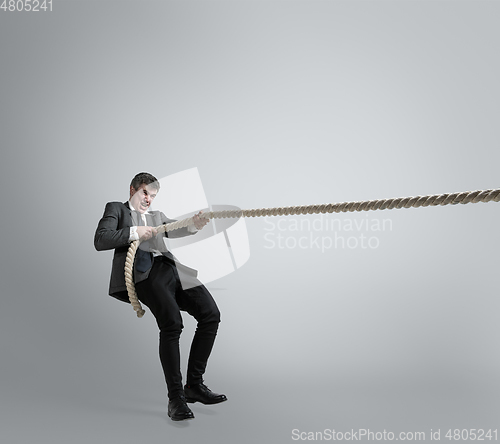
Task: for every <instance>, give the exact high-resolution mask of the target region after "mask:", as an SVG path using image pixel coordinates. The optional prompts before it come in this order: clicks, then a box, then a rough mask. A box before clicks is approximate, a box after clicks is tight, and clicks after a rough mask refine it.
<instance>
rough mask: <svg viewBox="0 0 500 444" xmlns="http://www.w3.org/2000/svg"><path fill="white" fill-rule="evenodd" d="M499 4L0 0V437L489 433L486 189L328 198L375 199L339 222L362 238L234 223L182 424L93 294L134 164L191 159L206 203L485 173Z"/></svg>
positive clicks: (114, 312) (493, 155)
mask: <svg viewBox="0 0 500 444" xmlns="http://www.w3.org/2000/svg"><path fill="white" fill-rule="evenodd" d="M499 18H500V3H498V2H478V1H474V2H451V1H436V2H434V1H425V2H408V1H400V2H389V1H387V2H385V1H373V2H361V1H350V2H337V1H321V2H316V1H297V2H294V1H290V2H289V1H276V2H275V1H253V2H245V1H232V2H224V1H201V2H193V1H182V2H180V1H176V2H170V1H163V2H159V1H158V2H149V1H148V2H145V1H141V2H139V1H135V2H132V1H130V2H125V1H123V2H115V1H101V2H93V1H62V0H54V1H53V11H52V12H38V13H27V12H15V13H9V12H4V11H3V10H1V11H0V51H1V59H0V63H1V65H0V130H1V146H2V161H1V171H2V174H1V180H2V240H1V245H2V247H1V248H2V250H1V256H0V257H1V261H2V262H1V303H2V305H1V309H0V320H1V323H0V326H1V335H0V345H1V358H0V392H1V395H0V409H1V411H0V430H1V432H0V433H1V436H2V442H5V443H16V444H17V443H37V444H42V443H44V444H45V443H51V444H56V443H57V444H59V443H75V444H79V443H87V442H95V443H110V442H120V443H123V444H129V443H137V442H144V443H153V442H169V443H171V442H174V443H175V442H179V443H180V442H182V443H195V442H206V443H236V442H238V443H257V442H264V443H287V442H294V440H293V439H292V438H293V436H292V431H293V430H294V429H296V430H298V431H300V432H310V431H314V432H315V431H323V430H324V429H335V430H336V431H341V432H345V431H350V430H351V429H355V430H357V429H360V428H361V429H370V430H371V431H374V432H382V431H383V430H386V431H392V432H394V433H399V432H401V431H403V432H420V431H423V432H425V433H426V437H427V440H430V437H429V436H430V431H431V429H432V430H433V431H436V430H438V429H440V430H441V434H442V436H441V438H442V440H444V436H443V435H444V433H445V432H446V431H447V430H448V429H450V428H452V429H455V428H459V429H480V428H483V429H485V430H488V429H498V428H499V421H498V418H499V413H500V378H499V371H500V358H499V353H498V346H499V345H498V344H499V339H500V326H499V324H498V319H499V312H500V300H499V289H498V274H497V270H498V246H499V242H500V235H499V233H498V229H497V228H498V218H499V216H500V205H499V204H495V203H489V204H477V205H464V206H449V207H442V208H441V207H439V208H427V209H410V210H399V211H396V210H393V211H385V212H372V213H359V214H341V215H329V216H328V218H330V219H335V218H337V219H340V220H341V221H342V223H344V222H345V221H346V220H347V219H350V221H351V223H355V222H356V221H357V222H358V224H359V223H360V222H361V221H363V220H367V221H368V222H369V223H373V220H375V219H378V220H379V221H382V220H383V219H388V220H390V226H391V229H390V230H389V229H386V230H384V231H373V230H371V229H368V230H367V229H366V226H365V228H363V229H362V230H361V231H357V230H356V229H354V231H352V232H351V231H346V230H344V229H342V230H341V231H338V232H337V236H344V237H345V238H348V237H352V236H354V237H355V238H356V239H359V236H360V235H361V234H363V235H365V236H367V237H375V238H376V240H377V247H376V248H361V246H360V245H358V246H357V247H355V248H350V247H347V246H345V247H344V248H342V247H341V245H340V244H338V245H337V248H330V249H328V250H324V251H322V250H321V249H320V248H318V247H317V246H316V245H315V244H314V243H311V244H309V243H307V242H306V243H302V245H303V246H305V247H304V248H301V247H299V246H295V247H293V244H294V242H297V240H298V239H299V238H300V237H301V236H309V235H310V233H309V232H307V230H302V231H293V230H292V228H293V227H290V226H289V225H288V222H285V221H284V222H282V223H281V227H284V228H285V230H284V231H283V232H282V233H281V234H282V235H283V236H285V237H286V238H288V240H287V242H288V245H289V246H291V247H290V248H289V247H287V246H286V245H285V246H284V247H283V248H279V247H278V246H277V245H275V246H274V247H273V248H271V245H270V243H269V241H268V240H266V239H269V238H266V237H265V236H266V234H267V233H269V232H270V231H269V228H270V225H269V223H267V222H265V221H264V220H262V219H249V220H247V229H248V234H249V240H250V248H251V252H250V260H249V261H248V262H247V263H246V264H245V265H244V266H243V267H242V268H240V269H239V270H237V271H236V272H235V273H233V274H231V275H228V276H226V277H225V278H223V279H221V280H218V281H216V282H213V283H211V284H209V288H210V289H211V291H212V293H213V295H214V297H215V298H216V300H217V302H218V305H219V307H220V309H221V311H222V324H221V327H220V330H219V335H218V338H217V341H216V346H215V348H214V352H213V354H212V356H211V359H210V362H209V367H208V371H207V374H206V382H207V384H208V385H209V386H210V387H211V388H212V389H213V390H214V391H219V392H224V393H226V394H227V396H228V398H229V401H228V402H226V403H224V404H221V405H217V406H202V405H200V404H195V405H194V406H193V411H194V414H195V416H196V419H195V420H194V421H191V422H189V423H182V424H177V423H173V422H172V421H170V420H169V419H168V418H167V416H166V404H167V402H166V395H165V384H164V381H163V375H162V372H161V368H160V364H159V360H158V356H157V353H158V352H157V327H156V324H155V322H154V319H153V317H152V316H151V314H150V313H148V314H147V315H146V316H145V317H144V318H143V319H140V320H139V319H137V318H136V317H135V315H134V313H133V311H132V310H131V308H130V306H128V305H126V304H123V303H120V302H118V301H116V300H114V299H112V298H110V297H109V296H107V289H108V282H109V281H108V280H109V273H110V266H111V258H112V253H111V252H100V253H98V252H96V251H95V250H94V247H93V235H94V230H95V228H96V225H97V222H98V220H99V218H100V217H101V215H102V212H103V210H104V205H105V203H106V202H108V201H112V200H119V201H125V200H127V198H128V185H129V183H130V179H131V178H132V177H133V176H134V175H135V174H136V173H137V172H140V171H149V172H151V173H153V174H155V175H156V176H157V177H164V176H168V175H170V174H173V173H176V172H179V171H183V170H185V169H188V168H193V167H197V168H198V170H199V172H200V175H201V178H202V180H203V184H204V188H205V192H206V194H207V198H208V200H209V202H210V203H212V204H226V205H236V206H238V207H240V208H259V207H273V206H286V205H303V204H313V203H324V202H339V201H351V200H368V199H377V198H386V197H398V196H413V195H419V194H421V195H423V194H435V193H444V192H454V191H467V190H475V189H488V188H496V187H498V186H499V181H498V161H499V160H500V155H499V151H498V146H499V140H500V133H499V129H498V128H499V127H498V121H499V117H500V111H499V105H498V104H499V99H500V83H499V82H498V79H499V78H500V62H499V59H498V54H499V49H500V43H499V42H500V27H499V26H498V21H499ZM317 218H318V216H313V215H311V216H302V217H300V218H295V219H296V221H300V220H305V219H308V220H309V221H310V222H311V223H312V222H313V221H314V220H316V219H317ZM277 221H278V219H277V220H275V221H274V222H275V223H276V222H277ZM277 234H278V231H276V230H275V231H274V235H277ZM313 234H314V236H319V237H322V238H325V237H332V236H335V233H334V232H332V231H327V230H315V231H314V232H313ZM372 242H373V243H372V245H375V241H372ZM352 245H354V241H351V246H352ZM185 324H186V328H185V330H184V333H183V336H182V344H181V345H182V349H181V353H182V357H183V361H186V360H187V354H188V346H189V343H190V340H191V337H192V334H193V330H194V324H193V322H191V319H190V318H189V316H185Z"/></svg>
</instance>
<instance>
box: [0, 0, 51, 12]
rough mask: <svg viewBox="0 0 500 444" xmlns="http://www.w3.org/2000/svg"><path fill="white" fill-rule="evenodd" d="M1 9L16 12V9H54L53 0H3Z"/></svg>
mask: <svg viewBox="0 0 500 444" xmlns="http://www.w3.org/2000/svg"><path fill="white" fill-rule="evenodd" d="M0 9H3V10H4V11H5V12H14V11H19V12H21V11H26V12H29V11H32V12H37V11H44V12H45V11H49V12H50V11H52V0H48V1H47V0H43V1H39V0H3V2H2V4H1V5H0Z"/></svg>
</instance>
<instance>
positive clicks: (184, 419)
mask: <svg viewBox="0 0 500 444" xmlns="http://www.w3.org/2000/svg"><path fill="white" fill-rule="evenodd" d="M168 417H169V418H170V419H171V420H172V421H189V420H190V419H194V416H191V417H190V418H172V417H171V416H170V415H168Z"/></svg>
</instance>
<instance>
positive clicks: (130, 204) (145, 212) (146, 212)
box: [128, 200, 149, 214]
mask: <svg viewBox="0 0 500 444" xmlns="http://www.w3.org/2000/svg"><path fill="white" fill-rule="evenodd" d="M128 206H129V207H130V209H131V210H132V211H137V210H136V209H135V208H134V207H133V206H132V203H131V202H130V200H129V201H128ZM137 212H138V211H137ZM138 213H139V212H138ZM141 214H149V209H148V210H146V211H144V213H141Z"/></svg>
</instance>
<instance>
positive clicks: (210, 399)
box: [184, 384, 227, 404]
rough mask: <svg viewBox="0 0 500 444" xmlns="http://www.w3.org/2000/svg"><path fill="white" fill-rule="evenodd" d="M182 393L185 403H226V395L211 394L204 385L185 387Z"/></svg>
mask: <svg viewBox="0 0 500 444" xmlns="http://www.w3.org/2000/svg"><path fill="white" fill-rule="evenodd" d="M184 393H185V394H186V401H187V402H196V401H198V402H201V403H202V404H218V403H219V402H224V401H227V398H226V395H219V394H218V393H214V392H212V390H210V389H209V388H208V387H207V386H206V385H205V384H196V385H185V386H184Z"/></svg>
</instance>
